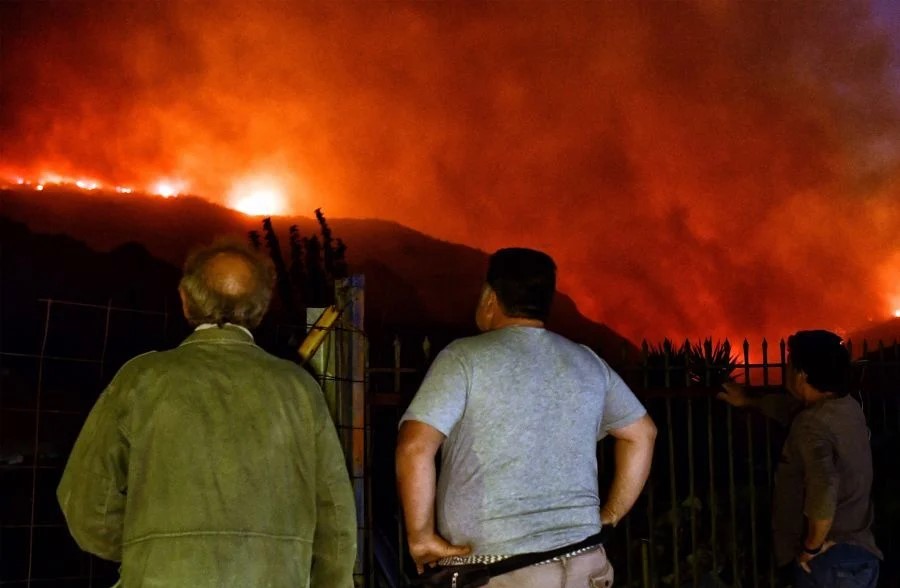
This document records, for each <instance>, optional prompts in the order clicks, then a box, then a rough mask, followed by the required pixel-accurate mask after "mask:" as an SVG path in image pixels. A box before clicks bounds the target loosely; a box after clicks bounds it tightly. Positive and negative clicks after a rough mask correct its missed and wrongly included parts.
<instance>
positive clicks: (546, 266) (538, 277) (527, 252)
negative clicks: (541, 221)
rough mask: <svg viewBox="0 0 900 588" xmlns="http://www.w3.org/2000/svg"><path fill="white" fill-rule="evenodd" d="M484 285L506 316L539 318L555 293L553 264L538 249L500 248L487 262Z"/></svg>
mask: <svg viewBox="0 0 900 588" xmlns="http://www.w3.org/2000/svg"><path fill="white" fill-rule="evenodd" d="M487 284H488V286H490V287H491V289H492V290H494V292H496V294H497V300H498V301H499V302H500V306H501V307H502V308H503V312H504V313H506V315H507V316H510V317H516V318H530V319H538V320H542V321H543V320H546V319H547V317H548V316H549V314H550V305H551V304H552V303H553V294H554V293H555V292H556V264H555V263H553V258H552V257H550V256H549V255H547V254H546V253H544V252H542V251H536V250H534V249H525V248H520V247H510V248H507V249H500V250H498V251H497V252H495V253H494V254H493V255H491V258H490V260H489V261H488V271H487Z"/></svg>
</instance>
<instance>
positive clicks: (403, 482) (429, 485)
mask: <svg viewBox="0 0 900 588" xmlns="http://www.w3.org/2000/svg"><path fill="white" fill-rule="evenodd" d="M443 442H444V434H443V433H441V432H440V431H438V430H437V429H435V428H434V427H432V426H430V425H426V424H425V423H423V422H420V421H415V420H409V421H404V422H403V424H402V425H400V432H399V434H398V437H397V454H396V467H397V487H398V491H399V493H400V503H401V505H402V506H403V516H404V519H405V522H406V536H407V542H408V543H409V554H410V555H411V556H412V558H413V561H415V562H416V569H417V570H418V572H419V573H420V574H421V573H422V571H423V570H424V566H425V565H426V564H431V563H434V562H436V561H437V560H439V559H441V558H443V557H450V556H454V555H466V554H468V553H469V552H470V551H471V549H470V548H469V547H467V546H457V545H451V544H450V543H448V542H447V541H446V540H445V539H444V538H443V537H441V536H440V535H438V534H437V532H436V531H435V527H434V498H435V487H436V484H437V473H436V471H435V466H434V458H435V456H436V455H437V452H438V449H440V447H441V443H443Z"/></svg>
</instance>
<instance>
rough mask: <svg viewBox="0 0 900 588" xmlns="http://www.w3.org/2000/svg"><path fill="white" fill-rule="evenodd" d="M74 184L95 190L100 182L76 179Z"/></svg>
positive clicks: (84, 188)
mask: <svg viewBox="0 0 900 588" xmlns="http://www.w3.org/2000/svg"><path fill="white" fill-rule="evenodd" d="M75 185H76V186H78V187H79V188H81V189H82V190H96V189H97V188H99V187H100V184H98V183H97V182H91V181H88V180H78V181H76V182H75Z"/></svg>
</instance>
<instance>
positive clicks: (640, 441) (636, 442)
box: [600, 414, 656, 527]
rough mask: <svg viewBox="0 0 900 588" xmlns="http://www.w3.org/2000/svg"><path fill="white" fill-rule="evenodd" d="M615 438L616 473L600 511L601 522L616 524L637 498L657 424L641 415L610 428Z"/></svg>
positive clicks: (647, 474) (650, 454) (650, 460)
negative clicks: (616, 427)
mask: <svg viewBox="0 0 900 588" xmlns="http://www.w3.org/2000/svg"><path fill="white" fill-rule="evenodd" d="M609 433H610V435H612V436H613V437H614V438H615V440H616V441H615V447H614V452H615V472H614V474H613V480H612V485H611V486H610V489H609V496H608V497H607V499H606V502H605V503H604V505H603V508H602V509H601V510H600V521H601V523H602V524H604V525H612V526H613V527H615V526H616V525H617V524H618V522H619V521H620V520H621V519H622V517H624V516H625V515H626V514H628V511H630V510H631V507H632V506H634V503H635V501H637V498H638V496H639V495H640V493H641V490H642V489H643V488H644V484H645V483H646V482H647V476H649V475H650V464H651V462H652V461H653V444H654V442H655V441H656V425H654V424H653V420H652V419H651V418H650V417H649V416H648V415H646V414H645V415H644V416H642V417H641V418H639V419H638V420H637V421H635V422H633V423H631V424H630V425H626V426H624V427H621V428H618V429H611V430H610V431H609Z"/></svg>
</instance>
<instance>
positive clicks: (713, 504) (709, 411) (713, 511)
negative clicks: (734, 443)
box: [706, 396, 719, 574]
mask: <svg viewBox="0 0 900 588" xmlns="http://www.w3.org/2000/svg"><path fill="white" fill-rule="evenodd" d="M713 447H714V446H713V399H712V396H710V397H709V398H707V399H706V453H707V457H708V459H707V462H708V463H709V498H708V501H709V523H710V532H709V546H710V550H711V551H712V567H713V571H714V572H715V573H717V574H718V572H719V562H718V556H717V553H718V551H719V549H718V547H719V542H718V538H717V536H716V531H717V529H716V522H717V520H716V518H717V516H718V508H719V506H718V501H717V500H716V466H715V461H716V460H715V457H716V455H715V451H714V450H713Z"/></svg>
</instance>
